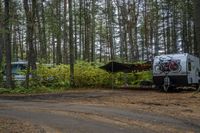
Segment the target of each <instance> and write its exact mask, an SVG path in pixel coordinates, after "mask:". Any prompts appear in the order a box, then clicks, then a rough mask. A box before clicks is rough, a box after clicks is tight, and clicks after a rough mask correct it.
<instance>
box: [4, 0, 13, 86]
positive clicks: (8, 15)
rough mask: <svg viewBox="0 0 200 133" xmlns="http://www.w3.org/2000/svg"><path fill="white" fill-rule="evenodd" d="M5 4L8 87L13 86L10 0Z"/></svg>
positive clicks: (6, 0)
mask: <svg viewBox="0 0 200 133" xmlns="http://www.w3.org/2000/svg"><path fill="white" fill-rule="evenodd" d="M4 5H5V17H4V18H5V22H4V27H5V31H6V32H5V48H6V87H7V88H12V87H13V86H12V73H11V69H12V66H11V41H10V25H9V24H10V13H9V12H10V10H9V9H10V0H5V1H4Z"/></svg>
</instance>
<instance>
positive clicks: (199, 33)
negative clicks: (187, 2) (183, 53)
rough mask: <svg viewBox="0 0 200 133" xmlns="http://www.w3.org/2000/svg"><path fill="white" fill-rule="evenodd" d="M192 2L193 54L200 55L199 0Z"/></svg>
mask: <svg viewBox="0 0 200 133" xmlns="http://www.w3.org/2000/svg"><path fill="white" fill-rule="evenodd" d="M193 2H194V24H195V39H196V40H195V45H194V46H195V47H194V54H195V55H196V56H198V57H200V15H199V13H200V1H199V0H193Z"/></svg>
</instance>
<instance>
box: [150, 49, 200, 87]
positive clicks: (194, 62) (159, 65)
mask: <svg viewBox="0 0 200 133" xmlns="http://www.w3.org/2000/svg"><path fill="white" fill-rule="evenodd" d="M166 76H167V77H169V79H170V82H171V84H173V85H190V84H199V83H200V61H199V58H198V57H195V56H193V55H190V54H187V53H185V54H168V55H161V56H156V57H155V58H154V62H153V80H154V82H155V84H156V85H163V82H164V78H165V77H166Z"/></svg>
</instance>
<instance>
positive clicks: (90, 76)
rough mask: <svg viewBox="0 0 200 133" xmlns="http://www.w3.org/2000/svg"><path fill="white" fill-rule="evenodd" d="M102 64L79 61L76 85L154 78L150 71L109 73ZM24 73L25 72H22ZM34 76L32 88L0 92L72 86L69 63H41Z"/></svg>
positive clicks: (57, 89) (133, 82)
mask: <svg viewBox="0 0 200 133" xmlns="http://www.w3.org/2000/svg"><path fill="white" fill-rule="evenodd" d="M100 65H101V64H98V63H86V62H78V63H76V64H75V66H74V69H75V71H74V82H75V86H76V87H79V88H83V87H96V88H97V87H111V85H112V80H113V83H114V85H115V86H122V85H125V84H128V85H139V83H140V82H141V81H144V80H145V81H149V80H151V79H152V74H151V72H150V71H144V72H138V73H122V72H121V73H114V74H112V73H108V72H106V71H104V70H102V69H100V68H99V66H100ZM21 73H23V72H21ZM31 73H32V74H33V75H35V76H34V78H30V81H29V84H30V88H29V89H26V88H24V87H22V86H21V85H20V84H16V88H15V89H2V88H1V89H0V94H2V93H9V94H29V93H48V92H62V91H64V90H66V89H69V88H70V84H69V81H70V67H69V65H63V64H61V65H57V66H52V67H50V66H47V65H42V64H39V65H38V66H37V70H35V71H32V72H31Z"/></svg>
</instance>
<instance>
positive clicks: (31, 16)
mask: <svg viewBox="0 0 200 133" xmlns="http://www.w3.org/2000/svg"><path fill="white" fill-rule="evenodd" d="M23 3H24V9H25V14H26V25H27V33H26V43H27V45H28V48H29V50H28V68H27V75H26V87H27V88H28V87H29V75H30V69H32V70H35V69H36V53H35V49H34V44H33V40H34V38H33V36H34V27H35V9H36V0H32V6H29V4H30V3H28V1H27V0H23Z"/></svg>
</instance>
